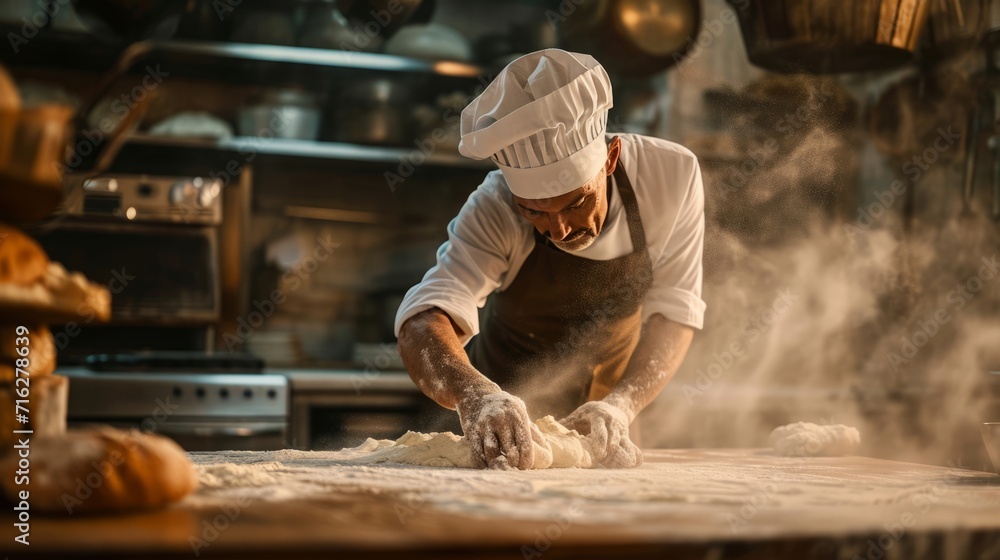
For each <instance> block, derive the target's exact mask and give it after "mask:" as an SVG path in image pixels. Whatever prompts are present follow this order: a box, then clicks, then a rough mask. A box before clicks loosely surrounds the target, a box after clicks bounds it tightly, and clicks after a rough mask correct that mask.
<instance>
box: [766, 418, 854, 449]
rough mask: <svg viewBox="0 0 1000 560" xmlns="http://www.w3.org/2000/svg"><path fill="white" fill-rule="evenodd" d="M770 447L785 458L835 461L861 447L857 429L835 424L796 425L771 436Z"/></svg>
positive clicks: (799, 423)
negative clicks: (829, 458)
mask: <svg viewBox="0 0 1000 560" xmlns="http://www.w3.org/2000/svg"><path fill="white" fill-rule="evenodd" d="M770 442H771V447H773V448H774V450H775V451H777V452H778V453H779V454H781V455H784V456H786V457H819V456H823V457H837V456H841V455H851V454H852V453H854V451H855V450H857V448H858V446H859V445H861V433H860V432H858V429H857V428H852V427H850V426H844V425H843V424H836V425H832V426H820V425H817V424H811V423H809V422H796V423H794V424H788V425H787V426H781V427H779V428H775V429H774V431H773V432H771V437H770Z"/></svg>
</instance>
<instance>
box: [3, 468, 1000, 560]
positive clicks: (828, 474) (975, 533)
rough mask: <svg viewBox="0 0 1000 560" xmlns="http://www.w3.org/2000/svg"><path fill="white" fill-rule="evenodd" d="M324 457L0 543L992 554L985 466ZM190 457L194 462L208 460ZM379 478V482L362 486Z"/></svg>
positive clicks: (573, 552) (178, 551)
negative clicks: (558, 463)
mask: <svg viewBox="0 0 1000 560" xmlns="http://www.w3.org/2000/svg"><path fill="white" fill-rule="evenodd" d="M333 456H335V455H334V454H323V453H319V454H309V453H308V452H298V451H290V450H286V451H281V452H262V453H256V454H254V453H251V452H245V453H244V454H243V455H242V458H241V462H242V463H243V465H244V466H243V467H242V468H257V466H255V464H260V463H267V464H269V465H270V466H269V467H268V468H270V469H272V470H270V471H268V472H270V473H271V474H273V476H274V477H275V478H274V481H273V483H271V484H266V485H263V486H259V487H244V488H239V489H230V488H217V489H214V490H213V489H210V488H203V489H201V490H199V492H198V493H196V494H195V495H194V496H191V497H189V498H188V499H186V500H185V501H183V502H181V503H179V504H176V505H175V506H173V507H171V508H169V509H166V510H162V511H157V512H150V513H143V514H133V515H119V516H91V517H83V516H79V515H78V516H74V517H69V518H54V517H47V518H46V517H41V516H34V517H33V519H32V523H31V535H30V540H31V545H30V546H28V547H25V546H23V545H19V544H16V543H12V542H11V539H12V538H13V537H12V536H9V537H8V538H6V539H5V542H4V544H3V550H2V551H0V554H7V555H10V556H11V558H22V557H39V558H42V557H45V558H73V557H86V556H91V557H95V558H144V559H147V558H148V559H154V558H195V557H197V558H240V559H246V558H275V559H292V558H347V557H353V556H361V555H364V556H365V557H367V558H397V557H399V556H400V555H401V554H402V553H404V552H405V553H406V555H407V556H411V557H415V558H469V557H480V558H546V559H548V558H604V557H624V556H626V555H627V556H629V557H634V558H645V557H648V558H713V559H714V558H741V559H757V558H760V559H777V558H796V559H804V558H824V559H829V558H845V559H853V558H885V559H886V560H890V559H892V558H905V559H907V560H918V559H922V558H927V559H931V558H933V559H935V560H938V559H947V558H983V559H987V558H989V559H997V558H1000V477H997V476H996V475H995V474H993V473H984V472H979V471H970V470H964V469H948V468H941V467H933V466H926V465H917V464H911V463H901V462H894V461H883V460H877V459H868V458H862V457H841V458H782V457H775V456H773V455H771V454H769V452H768V451H765V450H650V451H647V452H646V463H645V464H644V465H643V466H642V467H640V468H639V469H634V470H629V471H607V470H602V471H584V470H579V469H568V470H551V471H533V472H482V471H468V470H465V471H462V470H461V469H425V468H415V467H392V466H365V467H358V466H345V465H343V464H340V463H339V462H337V461H336V460H332V459H330V457H333ZM194 458H195V462H196V463H199V464H201V465H205V466H211V465H214V464H216V463H218V462H220V461H221V460H223V459H221V458H220V457H218V456H215V455H213V454H197V455H195V456H194ZM386 469H389V470H388V471H387V470H386ZM386 474H389V475H390V476H389V477H388V480H390V482H391V484H389V485H390V486H392V487H391V488H390V487H386V486H384V485H373V484H372V483H371V481H372V480H376V479H377V480H386V479H387V477H386ZM320 475H322V476H320ZM303 485H312V486H303ZM303 487H308V488H312V490H310V491H309V492H310V493H309V495H308V496H302V495H287V496H286V495H283V492H285V491H287V490H288V489H291V488H303ZM637 489H638V490H637ZM237 496H238V497H237ZM7 521H8V522H7V523H6V524H5V525H6V526H7V527H11V525H10V523H11V522H12V520H11V519H10V516H8V519H7ZM213 524H214V526H213ZM11 531H12V530H11V529H8V534H10V532H11Z"/></svg>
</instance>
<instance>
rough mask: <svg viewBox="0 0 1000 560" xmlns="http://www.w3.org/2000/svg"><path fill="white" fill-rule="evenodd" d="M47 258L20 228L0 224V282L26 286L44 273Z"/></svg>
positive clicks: (39, 247) (40, 277)
mask: <svg viewBox="0 0 1000 560" xmlns="http://www.w3.org/2000/svg"><path fill="white" fill-rule="evenodd" d="M48 266H49V258H48V257H47V256H46V255H45V251H43V250H42V248H41V246H39V245H38V243H36V242H35V240H34V239H31V238H30V237H28V236H27V235H25V234H23V233H22V232H21V231H20V230H18V229H16V228H13V227H10V226H7V225H4V224H0V284H15V285H18V286H28V285H31V284H34V283H35V282H38V281H39V280H41V279H42V276H44V275H45V269H46V268H48Z"/></svg>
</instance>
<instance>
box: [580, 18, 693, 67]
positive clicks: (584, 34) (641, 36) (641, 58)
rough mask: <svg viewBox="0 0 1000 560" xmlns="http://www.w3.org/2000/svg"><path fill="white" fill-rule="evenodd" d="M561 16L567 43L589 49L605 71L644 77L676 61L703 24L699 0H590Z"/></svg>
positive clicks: (680, 58) (682, 55)
mask: <svg viewBox="0 0 1000 560" xmlns="http://www.w3.org/2000/svg"><path fill="white" fill-rule="evenodd" d="M562 17H564V19H563V20H561V21H562V34H563V40H564V42H565V44H566V46H567V47H568V48H570V49H571V50H575V51H580V52H587V53H590V54H592V55H593V56H594V58H596V59H598V60H599V61H600V62H601V63H602V64H603V65H604V66H605V67H607V68H608V70H609V71H612V72H616V73H619V74H621V75H624V76H631V77H642V76H649V75H651V74H655V73H657V72H662V71H664V70H666V69H667V68H670V67H671V66H673V65H675V64H677V63H678V62H679V61H680V60H682V59H683V58H684V56H685V55H686V54H687V53H688V51H689V50H690V49H691V47H692V46H693V45H694V44H695V40H696V39H697V37H698V31H699V29H700V28H701V3H700V2H699V1H698V0H593V1H588V2H583V3H582V4H580V5H579V6H578V7H576V9H575V10H574V11H573V13H570V14H568V15H566V16H562Z"/></svg>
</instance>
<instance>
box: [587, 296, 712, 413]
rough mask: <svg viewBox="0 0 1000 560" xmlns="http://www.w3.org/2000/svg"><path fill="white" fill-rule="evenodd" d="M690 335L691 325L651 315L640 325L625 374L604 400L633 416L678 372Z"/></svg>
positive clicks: (689, 344)
mask: <svg viewBox="0 0 1000 560" xmlns="http://www.w3.org/2000/svg"><path fill="white" fill-rule="evenodd" d="M692 338H694V329H692V328H691V327H688V326H686V325H682V324H680V323H675V322H673V321H671V320H669V319H667V318H666V317H664V316H663V315H660V314H658V313H657V314H654V315H653V316H652V317H650V318H649V320H648V321H646V324H645V325H643V328H642V334H641V335H640V337H639V343H638V344H637V345H636V348H635V351H634V352H632V357H631V359H629V363H628V367H627V368H625V373H624V374H623V375H622V377H621V379H619V380H618V383H616V384H615V386H614V387H613V388H612V389H611V393H610V394H608V396H607V397H605V398H604V400H605V401H607V402H608V403H610V404H613V405H615V406H617V407H619V408H621V409H623V410H625V412H626V413H628V415H629V418H630V419H634V418H635V417H636V415H638V414H639V411H641V410H642V409H644V408H646V406H647V405H648V404H649V403H651V402H653V399H655V398H656V396H657V395H659V394H660V391H662V390H663V388H664V387H665V386H666V385H667V383H668V382H670V380H671V379H672V378H673V377H674V374H675V373H677V369H678V368H680V365H681V363H682V362H683V361H684V357H685V356H686V355H687V351H688V348H689V347H690V346H691V339H692Z"/></svg>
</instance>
